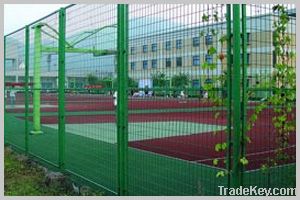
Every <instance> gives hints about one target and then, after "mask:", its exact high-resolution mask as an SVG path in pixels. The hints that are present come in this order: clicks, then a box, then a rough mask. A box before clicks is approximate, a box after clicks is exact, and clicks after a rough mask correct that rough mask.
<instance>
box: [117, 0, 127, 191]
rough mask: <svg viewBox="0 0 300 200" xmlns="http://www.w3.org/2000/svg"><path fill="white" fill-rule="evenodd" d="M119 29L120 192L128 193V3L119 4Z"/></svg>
mask: <svg viewBox="0 0 300 200" xmlns="http://www.w3.org/2000/svg"><path fill="white" fill-rule="evenodd" d="M117 9H118V14H117V15H118V17H117V18H118V22H117V24H118V30H117V34H118V35H117V52H118V55H117V60H118V61H117V81H118V89H117V91H118V92H117V145H118V185H117V188H118V194H119V195H127V185H128V96H127V90H128V67H127V65H128V5H125V4H121V5H118V7H117Z"/></svg>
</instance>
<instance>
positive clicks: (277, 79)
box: [244, 4, 296, 187]
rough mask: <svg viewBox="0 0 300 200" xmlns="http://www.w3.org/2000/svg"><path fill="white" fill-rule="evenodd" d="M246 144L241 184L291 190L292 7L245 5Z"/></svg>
mask: <svg viewBox="0 0 300 200" xmlns="http://www.w3.org/2000/svg"><path fill="white" fill-rule="evenodd" d="M246 12H247V43H248V45H247V56H246V58H247V61H246V62H247V77H246V78H247V85H248V91H247V94H248V95H247V98H248V103H247V113H245V114H246V116H247V121H248V132H247V136H248V137H249V139H248V144H247V145H246V157H247V159H248V161H249V163H248V164H247V165H246V166H245V170H246V171H245V173H244V184H245V185H259V186H261V187H287V186H290V187H295V180H296V178H295V175H296V171H295V162H296V160H295V156H296V131H295V119H296V116H295V109H296V108H295V106H296V102H295V101H296V97H295V91H296V90H295V89H296V87H295V86H296V85H295V84H296V82H295V78H296V76H295V67H296V59H295V50H296V30H295V28H296V17H295V16H296V10H295V7H294V6H293V5H271V4H259V5H252V4H251V5H247V9H246Z"/></svg>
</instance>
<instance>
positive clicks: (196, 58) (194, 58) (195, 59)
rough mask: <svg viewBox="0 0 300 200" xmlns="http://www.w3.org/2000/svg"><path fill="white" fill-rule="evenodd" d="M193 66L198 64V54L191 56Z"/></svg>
mask: <svg viewBox="0 0 300 200" xmlns="http://www.w3.org/2000/svg"><path fill="white" fill-rule="evenodd" d="M193 66H200V56H193Z"/></svg>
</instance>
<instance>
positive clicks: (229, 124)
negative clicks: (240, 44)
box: [226, 4, 232, 187]
mask: <svg viewBox="0 0 300 200" xmlns="http://www.w3.org/2000/svg"><path fill="white" fill-rule="evenodd" d="M226 29H227V30H226V31H227V32H226V34H227V45H226V46H227V52H226V54H227V55H226V57H227V77H226V79H227V86H226V87H227V132H226V134H227V147H228V148H227V154H226V169H227V171H228V172H230V171H231V153H232V152H231V151H232V135H231V134H232V133H231V132H232V129H231V128H232V120H231V115H232V113H231V109H232V108H231V106H232V105H231V99H232V95H231V84H232V80H231V78H232V77H231V76H232V72H231V71H232V60H231V38H232V37H231V5H230V4H227V5H226ZM230 181H231V174H230V173H228V178H227V185H228V187H230Z"/></svg>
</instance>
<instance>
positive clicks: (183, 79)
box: [172, 73, 190, 88]
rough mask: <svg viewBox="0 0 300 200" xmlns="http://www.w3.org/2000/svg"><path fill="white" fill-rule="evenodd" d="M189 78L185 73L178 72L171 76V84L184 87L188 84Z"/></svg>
mask: <svg viewBox="0 0 300 200" xmlns="http://www.w3.org/2000/svg"><path fill="white" fill-rule="evenodd" d="M189 82H190V78H189V76H188V75H187V74H182V73H179V74H178V75H174V76H173V77H172V86H173V87H176V88H185V87H187V86H188V85H189Z"/></svg>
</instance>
